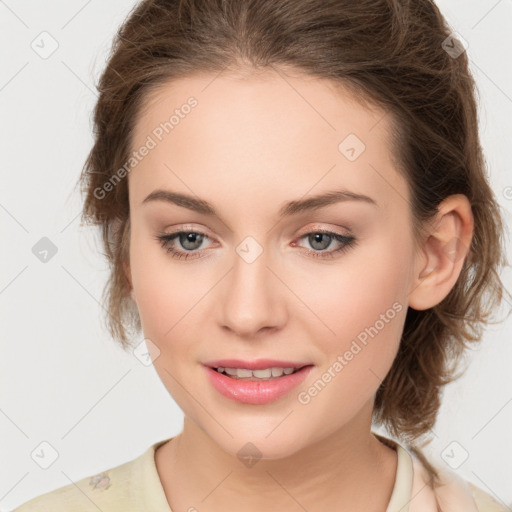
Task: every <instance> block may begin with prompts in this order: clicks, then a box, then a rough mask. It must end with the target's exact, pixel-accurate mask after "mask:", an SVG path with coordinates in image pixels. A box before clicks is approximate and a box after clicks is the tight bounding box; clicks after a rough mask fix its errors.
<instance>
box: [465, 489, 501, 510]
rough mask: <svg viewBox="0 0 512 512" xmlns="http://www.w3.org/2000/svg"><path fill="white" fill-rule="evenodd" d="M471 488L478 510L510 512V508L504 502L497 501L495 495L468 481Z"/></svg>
mask: <svg viewBox="0 0 512 512" xmlns="http://www.w3.org/2000/svg"><path fill="white" fill-rule="evenodd" d="M468 485H469V488H470V489H471V494H472V496H473V499H474V500H475V503H476V506H477V509H478V512H509V511H510V509H509V508H507V507H506V506H505V505H503V504H502V503H500V502H498V501H496V499H495V498H493V496H492V495H491V494H489V493H487V492H485V491H484V490H483V489H480V487H477V486H476V485H475V484H472V483H471V482H468Z"/></svg>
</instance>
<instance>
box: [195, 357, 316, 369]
mask: <svg viewBox="0 0 512 512" xmlns="http://www.w3.org/2000/svg"><path fill="white" fill-rule="evenodd" d="M203 364H204V365H205V366H209V367H210V368H218V367H219V366H222V368H246V369H247V370H263V369H265V368H273V367H277V368H302V367H303V366H309V365H310V364H311V363H301V362H296V361H280V360H278V359H253V360H252V361H243V360H242V359H218V360H216V361H207V362H205V363H203Z"/></svg>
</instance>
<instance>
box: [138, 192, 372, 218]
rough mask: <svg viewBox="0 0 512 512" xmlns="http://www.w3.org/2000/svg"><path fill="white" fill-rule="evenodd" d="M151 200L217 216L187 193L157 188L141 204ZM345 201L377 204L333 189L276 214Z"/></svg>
mask: <svg viewBox="0 0 512 512" xmlns="http://www.w3.org/2000/svg"><path fill="white" fill-rule="evenodd" d="M153 201H163V202H166V203H171V204H175V205H177V206H181V207H183V208H187V209H189V210H192V211H195V212H197V213H201V214H203V215H209V216H216V217H218V214H217V212H216V210H215V208H214V207H213V206H212V205H211V204H210V203H208V202H207V201H205V200H204V199H197V198H195V197H193V196H190V195H188V194H181V193H178V192H171V191H170V190H163V189H157V190H154V191H153V192H151V193H150V194H149V195H148V196H147V197H146V198H145V199H144V200H143V201H142V203H141V204H147V203H150V202H153ZM345 201H360V202H364V203H367V204H370V205H374V206H378V204H377V202H376V201H375V200H374V199H372V198H371V197H369V196H366V195H364V194H356V193H355V192H350V191H348V190H333V191H330V192H325V193H323V194H319V195H316V196H310V197H308V198H306V199H298V200H295V201H289V202H288V203H285V204H284V205H283V206H282V207H281V208H280V209H279V212H278V215H279V217H289V216H292V215H298V214H300V213H304V212H308V211H311V210H316V209H319V208H323V207H325V206H329V205H331V204H335V203H340V202H345Z"/></svg>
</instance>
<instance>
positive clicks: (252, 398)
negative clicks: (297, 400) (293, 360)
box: [205, 365, 313, 405]
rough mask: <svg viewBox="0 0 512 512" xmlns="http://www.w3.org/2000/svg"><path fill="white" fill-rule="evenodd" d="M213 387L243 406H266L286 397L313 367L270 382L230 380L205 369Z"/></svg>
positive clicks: (305, 367)
mask: <svg viewBox="0 0 512 512" xmlns="http://www.w3.org/2000/svg"><path fill="white" fill-rule="evenodd" d="M205 368H206V371H207V372H208V377H209V378H210V382H211V383H212V385H213V387H214V388H215V389H216V390H217V391H218V392H219V393H220V394H222V395H224V396H225V397H227V398H230V399H231V400H235V401H237V402H241V403H244V404H254V405H260V404H267V403H269V402H273V401H274V400H277V399H278V398H280V397H282V396H283V395H286V393H288V392H289V391H291V390H292V389H293V388H295V387H296V386H298V385H299V384H300V383H301V382H303V381H304V379H305V378H306V377H307V376H308V374H309V372H310V371H311V370H312V368H313V366H312V365H309V366H304V367H303V368H301V369H300V370H299V371H298V372H295V373H291V374H290V375H283V376H282V377H277V378H275V379H270V380H259V381H254V380H243V379H232V378H231V377H228V376H227V375H224V374H223V373H219V372H218V371H217V370H214V369H213V368H210V367H208V366H206V367H205Z"/></svg>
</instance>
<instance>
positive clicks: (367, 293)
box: [300, 236, 412, 398]
mask: <svg viewBox="0 0 512 512" xmlns="http://www.w3.org/2000/svg"><path fill="white" fill-rule="evenodd" d="M388 240H393V238H390V237H388V236H380V237H376V238H375V239H373V240H372V243H368V244H366V245H365V246H364V250H363V248H362V247H361V249H360V250H359V251H358V252H357V255H356V254H355V253H354V255H353V256H350V257H347V258H342V259H341V260H340V264H339V265H336V266H332V267H330V268H329V269H326V270H325V271H324V272H325V274H324V275H323V276H318V274H316V275H315V278H314V279H313V277H311V279H308V280H307V282H306V283H303V285H302V286H303V288H302V290H301V292H300V293H302V294H303V296H305V297H307V304H308V306H309V307H310V308H311V310H312V311H313V312H314V313H315V316H316V318H315V319H314V322H312V321H311V320H308V321H307V325H306V324H303V325H302V327H303V328H304V329H308V331H309V333H310V337H311V339H316V340H318V341H317V343H318V347H319V349H320V350H321V352H322V353H323V354H324V359H323V361H322V363H323V364H322V370H325V371H330V372H331V373H334V374H336V375H337V376H338V375H339V377H337V378H336V379H332V380H333V381H334V380H335V381H336V382H337V384H335V385H334V386H333V389H334V388H336V389H337V392H341V393H342V394H343V395H345V394H346V396H347V397H349V396H352V397H353V396H361V395H364V396H365V397H368V398H369V393H370V392H374V391H375V390H376V388H377V387H378V385H379V384H380V380H382V379H383V378H384V377H385V375H386V373H387V371H388V370H389V368H390V367H391V365H392V363H393V359H394V357H395V355H396V352H397V350H398V346H399V343H400V338H401V333H402V330H403V325H404V321H405V315H406V312H407V294H406V293H405V291H406V290H407V283H408V279H409V277H408V276H409V267H410V265H411V263H412V262H411V259H410V250H409V247H408V244H407V243H406V242H405V241H404V243H403V244H400V243H398V246H399V247H402V249H400V250H397V244H396V243H390V242H389V241H388ZM394 240H395V242H396V241H397V238H394ZM376 254H378V255H379V256H378V257H376V256H375V255H376ZM319 277H320V278H319ZM320 283H326V284H325V285H324V286H319V284H320ZM309 318H312V317H311V315H309ZM318 319H320V320H321V322H319V321H318ZM313 323H314V325H315V327H316V330H313V329H312V325H313ZM308 326H309V328H308ZM319 329H321V331H319ZM319 332H322V335H321V336H319ZM338 356H341V358H342V361H341V362H340V361H339V360H338ZM336 361H338V363H340V364H341V365H342V367H343V368H341V366H340V364H338V365H336V367H335V363H336ZM327 378H329V377H327Z"/></svg>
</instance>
